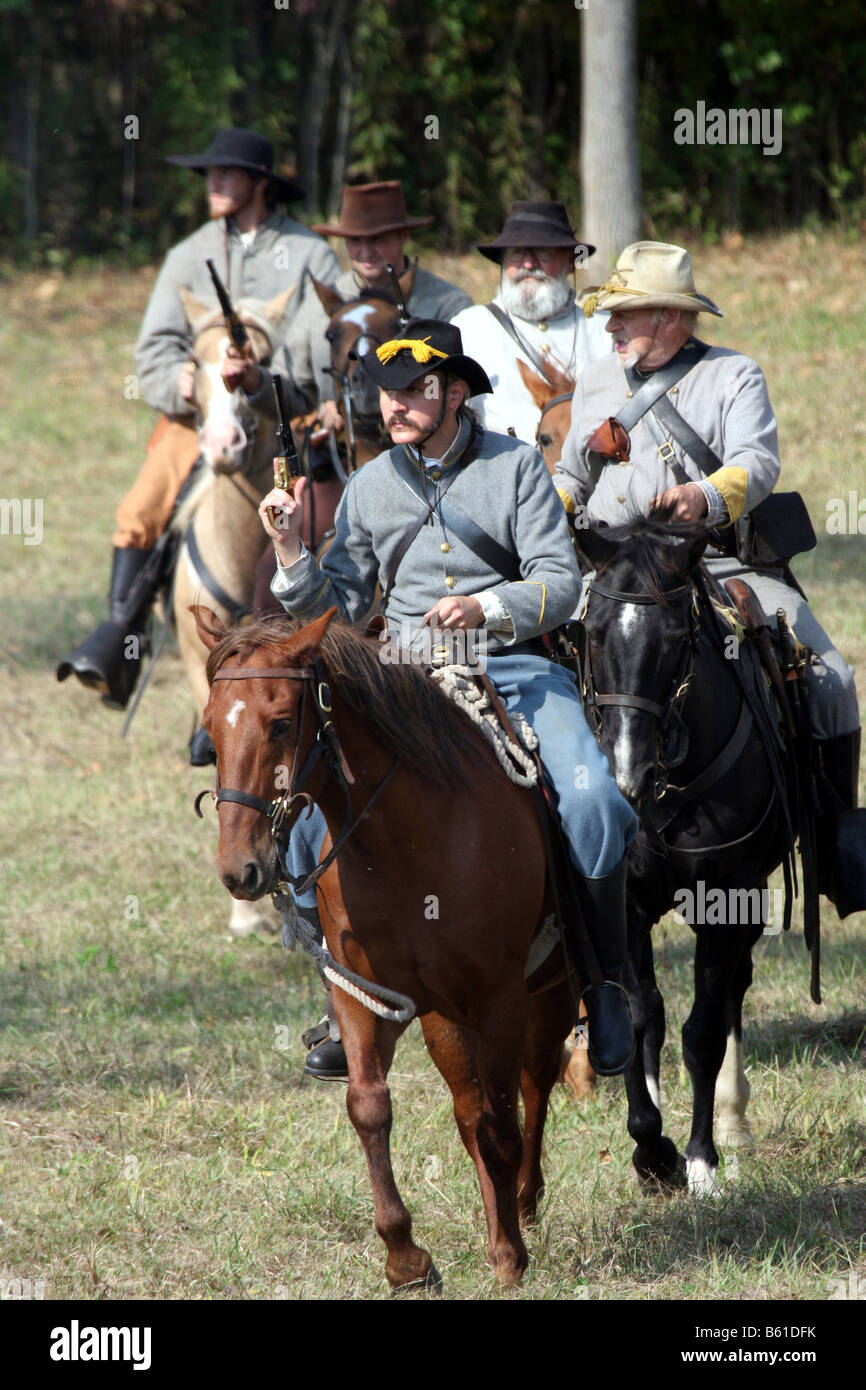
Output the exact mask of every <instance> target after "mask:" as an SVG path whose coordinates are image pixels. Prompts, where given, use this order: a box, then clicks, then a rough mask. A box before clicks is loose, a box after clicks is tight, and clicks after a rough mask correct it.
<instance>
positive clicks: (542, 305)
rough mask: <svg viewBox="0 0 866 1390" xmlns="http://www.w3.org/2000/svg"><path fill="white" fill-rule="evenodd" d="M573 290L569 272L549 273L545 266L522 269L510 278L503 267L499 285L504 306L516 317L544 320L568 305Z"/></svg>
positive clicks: (528, 319)
mask: <svg viewBox="0 0 866 1390" xmlns="http://www.w3.org/2000/svg"><path fill="white" fill-rule="evenodd" d="M570 293H571V282H570V280H569V272H568V271H567V270H564V271H563V272H562V274H561V275H557V276H551V275H545V273H544V271H543V270H521V271H518V275H517V278H515V279H509V277H508V276H507V275H506V274H505V272H504V271H503V273H502V279H501V282H500V285H499V298H500V300H501V301H502V307H503V308H504V309H505V310H506V311H507V312H508V313H509V314H513V315H514V317H515V318H518V319H526V320H527V321H528V322H529V323H540V322H541V320H542V319H549V318H552V317H553V315H554V314H558V313H559V311H560V309H564V308H565V306H566V304H567V303H568V296H569V295H570Z"/></svg>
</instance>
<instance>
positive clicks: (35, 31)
mask: <svg viewBox="0 0 866 1390" xmlns="http://www.w3.org/2000/svg"><path fill="white" fill-rule="evenodd" d="M41 67H42V35H41V33H40V32H39V26H38V24H37V23H36V22H35V20H34V23H33V27H32V29H31V35H30V50H29V52H28V55H27V79H26V80H27V88H26V93H27V95H26V103H25V112H26V114H25V118H24V168H25V169H26V171H27V181H26V183H25V185H24V236H25V239H26V240H27V241H35V240H36V235H37V232H38V231H39V201H38V196H37V194H38V182H37V170H38V165H39V79H40V69H41Z"/></svg>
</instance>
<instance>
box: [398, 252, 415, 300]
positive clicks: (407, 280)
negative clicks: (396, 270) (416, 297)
mask: <svg viewBox="0 0 866 1390" xmlns="http://www.w3.org/2000/svg"><path fill="white" fill-rule="evenodd" d="M417 274H418V257H417V256H416V257H415V259H414V261H413V262H412V264H411V265H410V266H409V269H408V270H404V271H403V274H402V275H398V276H397V279H398V281H399V284H400V289H401V290H402V291H403V300H404V302H405V304H406V308H407V309H408V308H409V300H410V299H411V298H412V291H413V290H414V288H415V276H416V275H417Z"/></svg>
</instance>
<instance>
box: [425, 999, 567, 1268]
mask: <svg viewBox="0 0 866 1390" xmlns="http://www.w3.org/2000/svg"><path fill="white" fill-rule="evenodd" d="M520 984H521V987H522V984H523V982H522V980H521V982H520ZM512 995H513V991H512V992H511V993H508V992H506V991H504V990H503V991H501V992H500V991H498V990H496V989H493V990H491V998H492V999H494V1000H495V1001H496V1009H495V1013H494V1014H492V1016H490V1017H488V1018H485V1019H483V1020H481V1021H480V1022H479V1025H478V1028H477V1029H469V1028H463V1027H461V1026H460V1025H458V1024H456V1023H453V1022H452V1021H451V1020H449V1019H446V1018H443V1017H441V1016H440V1015H438V1014H428V1015H426V1017H425V1018H424V1019H422V1026H423V1028H424V1036H425V1038H426V1041H427V1048H428V1050H429V1052H430V1055H431V1057H432V1058H433V1061H434V1062H435V1063H436V1066H437V1067H438V1068H439V1071H440V1072H441V1073H442V1075H443V1077H444V1078H445V1080H446V1082H447V1083H448V1087H449V1089H450V1091H451V1094H452V1096H453V1099H454V1117H455V1119H456V1121H457V1128H458V1130H459V1132H460V1138H461V1139H462V1140H463V1143H464V1145H465V1147H466V1151H467V1153H468V1154H469V1156H470V1158H471V1159H472V1161H473V1163H474V1164H475V1168H476V1171H477V1173H478V1182H479V1185H480V1187H481V1198H482V1201H483V1203H484V1214H485V1216H486V1217H487V1231H488V1243H487V1254H488V1258H489V1260H490V1263H491V1264H492V1266H493V1269H494V1271H495V1273H496V1277H497V1278H498V1280H499V1282H500V1283H501V1284H503V1285H505V1286H509V1285H511V1284H516V1283H517V1282H518V1280H519V1279H520V1277H521V1275H522V1274H523V1271H524V1270H525V1269H526V1266H527V1264H528V1263H529V1256H528V1255H527V1253H526V1246H525V1245H524V1243H523V1237H522V1236H521V1234H520V1222H519V1218H518V1214H517V1175H518V1170H519V1169H520V1165H521V1161H522V1159H523V1141H522V1139H521V1134H520V1126H519V1124H518V1121H517V1085H518V1079H519V1076H520V1068H521V1058H522V1054H523V1050H524V1046H525V1034H526V996H525V993H524V994H523V995H522V998H520V997H512ZM557 1070H558V1055H557V1068H556V1069H555V1070H554V1080H555V1079H556V1073H557ZM550 1084H551V1085H553V1082H551V1083H550Z"/></svg>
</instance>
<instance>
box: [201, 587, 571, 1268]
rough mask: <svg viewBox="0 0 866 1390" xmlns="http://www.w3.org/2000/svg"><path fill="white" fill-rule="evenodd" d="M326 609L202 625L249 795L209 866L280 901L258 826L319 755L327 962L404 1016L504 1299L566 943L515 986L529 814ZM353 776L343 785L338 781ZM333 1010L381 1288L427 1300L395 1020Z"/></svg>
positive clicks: (314, 793) (535, 859) (475, 743)
mask: <svg viewBox="0 0 866 1390" xmlns="http://www.w3.org/2000/svg"><path fill="white" fill-rule="evenodd" d="M335 612H336V610H335V609H332V610H331V611H330V612H329V613H327V614H325V616H324V617H322V618H320V619H318V620H317V621H316V622H313V623H310V624H309V625H308V626H306V627H298V625H297V624H296V623H295V624H293V623H291V622H289V621H288V620H287V619H285V618H283V619H274V618H271V617H266V618H263V619H262V620H261V621H260V622H259V623H254V624H252V625H251V626H249V627H242V628H234V629H226V628H224V627H223V626H222V624H221V623H219V621H218V620H217V619H216V618H215V616H214V615H213V614H212V613H211V612H210V611H209V610H208V609H202V608H199V609H197V610H196V618H197V621H198V623H199V632H200V634H201V638H202V641H203V642H205V644H206V645H207V646H209V647H210V648H211V652H210V656H209V658H208V676H209V678H210V680H211V693H210V697H209V699H208V704H207V709H206V711H205V727H206V728H207V730H208V732H209V734H210V736H211V738H212V739H213V741H214V744H215V746H216V750H217V754H218V757H219V776H220V780H221V792H222V793H223V795H225V794H226V792H227V791H231V793H232V794H233V795H234V793H236V792H239V793H241V795H242V796H244V797H246V798H250V797H251V796H252V798H254V799H256V800H258V801H259V806H258V807H256V805H255V800H253V801H250V800H247V801H246V802H242V801H238V800H235V799H233V795H232V796H231V797H228V796H227V797H226V799H225V800H223V799H222V798H221V799H220V801H219V803H218V804H219V821H220V826H219V830H220V834H219V847H218V851H217V861H216V862H217V869H218V872H219V874H220V877H221V879H222V881H223V883H224V884H225V886H226V887H227V888H228V889H229V891H230V892H231V893H233V894H235V895H237V896H242V895H245V896H247V897H249V898H257V897H261V896H263V895H264V894H265V893H270V892H273V891H274V890H275V889H276V887H277V885H278V883H279V881H280V876H281V870H280V864H279V859H278V852H277V844H276V841H275V839H274V836H273V835H272V825H273V820H272V819H271V817H270V816H269V815H268V814H261V813H260V812H261V810H264V811H265V812H268V811H272V810H273V806H274V803H273V801H272V799H271V798H272V797H273V795H274V789H275V787H276V786H279V785H285V783H284V780H283V778H281V777H280V775H278V773H277V769H281V770H282V769H283V768H284V767H285V766H286V765H289V766H291V767H292V778H291V780H292V782H293V783H294V780H295V768H297V767H301V768H303V765H304V763H305V761H306V759H307V757H308V755H309V753H310V751H311V749H314V748H316V747H318V748H319V749H324V748H325V747H327V746H328V745H329V744H330V746H331V753H328V752H324V754H323V756H322V757H321V758H320V760H319V761H318V762H317V763H316V764H315V766H314V768H313V770H312V772H310V774H309V776H308V777H307V778H306V779H304V778H302V780H303V781H304V792H305V793H308V794H309V796H310V797H312V798H313V800H314V801H315V803H316V805H317V806H319V807H320V809H321V811H322V812H323V814H324V816H325V819H326V821H327V825H328V832H329V834H328V836H327V837H326V839H325V845H324V850H329V849H330V848H331V846H332V845H333V843H334V842H335V841H337V840H338V839H339V838H340V837H341V836H342V834H343V832H344V830H345V829H347V828H348V827H349V826H351V825H353V823H354V828H353V829H352V831H351V834H350V835H349V836H348V838H347V839H346V840H345V842H344V843H343V844H342V847H341V848H340V850H339V856H338V857H337V858H334V859H333V860H332V861H331V862H330V863H329V864H328V866H327V867H326V868H325V869H324V871H323V872H321V877H319V878H318V882H317V885H316V887H317V893H318V901H319V912H320V916H321V922H322V928H323V931H324V935H325V941H326V945H327V948H328V950H329V951H330V953H331V955H332V956H333V957H334V959H335V961H337V962H338V963H339V964H340V965H342V966H345V967H347V968H348V969H350V970H352V971H355V972H357V973H358V974H360V975H362V976H364V977H365V979H366V980H369V981H373V982H376V983H377V984H378V985H381V986H385V987H386V988H388V989H391V990H395V991H398V992H400V993H401V994H404V995H408V996H409V997H410V999H411V1000H413V1001H414V1004H415V1011H416V1013H417V1015H418V1017H419V1019H420V1022H421V1027H422V1029H423V1031H424V1037H425V1039H426V1043H427V1048H428V1050H429V1052H430V1055H431V1057H432V1058H433V1061H434V1062H435V1064H436V1066H437V1067H438V1068H439V1070H440V1072H441V1073H442V1075H443V1076H444V1078H445V1080H446V1082H447V1083H448V1086H449V1087H450V1089H451V1093H452V1096H453V1098H454V1113H455V1117H456V1120H457V1126H458V1129H459V1131H460V1137H461V1139H462V1140H463V1143H464V1145H465V1146H466V1149H467V1151H468V1153H469V1155H470V1157H471V1158H472V1160H473V1161H474V1163H475V1166H476V1168H477V1171H478V1179H479V1183H480V1185H481V1195H482V1199H483V1202H484V1210H485V1215H486V1217H487V1225H488V1232H489V1243H488V1254H489V1257H490V1261H491V1263H492V1265H493V1268H494V1270H495V1271H496V1274H497V1276H498V1278H499V1280H500V1281H501V1282H502V1283H503V1284H506V1285H508V1284H514V1283H516V1282H517V1281H518V1280H519V1279H520V1277H521V1275H522V1273H523V1271H524V1270H525V1268H526V1265H527V1253H526V1247H525V1245H524V1243H523V1238H522V1236H521V1232H520V1221H521V1220H525V1221H529V1220H532V1219H533V1217H534V1216H535V1213H536V1208H537V1204H538V1199H539V1196H540V1194H541V1191H542V1186H543V1184H542V1175H541V1138H542V1131H543V1128H544V1121H545V1118H546V1114H547V1106H548V1099H549V1096H550V1092H551V1089H552V1087H553V1086H554V1084H555V1082H556V1079H557V1076H558V1073H559V1062H560V1054H561V1049H562V1041H563V1039H564V1037H565V1036H566V1034H567V1033H568V1031H569V1029H570V1028H571V1026H572V1023H573V1019H572V1009H571V1003H570V997H569V989H568V985H567V983H566V980H565V975H564V966H563V959H562V954H561V952H560V950H559V949H558V947H557V948H556V949H555V950H553V952H552V953H551V954H549V955H548V956H547V957H546V958H545V959H544V960H543V961H541V962H540V963H538V964H536V963H535V961H534V960H533V966H532V973H531V974H530V977H529V979H528V980H527V978H526V975H527V969H528V965H527V962H528V958H529V952H530V946H531V945H532V942H533V938H534V937H535V935H536V932H537V930H538V929H539V928H540V926H541V925H542V923H543V922H544V920H545V916H546V913H547V911H548V902H547V898H548V891H547V885H546V870H545V851H544V843H543V838H542V832H541V828H540V826H539V822H538V816H537V814H536V809H535V802H534V800H533V797H532V794H531V793H530V792H529V791H527V790H525V789H521V788H519V787H517V786H515V785H514V784H512V783H511V782H509V781H508V780H507V779H506V778H505V777H504V776H503V774H502V772H501V770H500V768H499V766H498V764H497V762H496V759H495V757H494V755H493V753H492V751H491V750H490V748H489V747H488V745H487V743H486V741H485V740H484V739H483V738H482V737H481V735H479V734H478V733H477V731H476V730H475V728H474V726H473V725H472V724H471V723H470V722H469V720H468V719H466V718H465V717H464V716H463V715H462V714H461V713H460V712H459V711H458V710H457V709H455V707H454V706H453V705H452V704H451V703H450V702H449V701H448V700H447V699H446V697H445V696H444V695H442V694H441V692H440V691H439V689H438V688H437V686H436V685H435V683H434V682H433V681H431V680H430V679H429V678H428V677H427V676H426V674H425V673H424V672H423V671H421V670H419V669H418V668H417V667H414V666H404V665H396V664H393V665H392V664H389V665H384V664H383V663H382V662H381V660H380V654H381V647H380V644H379V643H378V642H376V641H375V640H371V639H370V638H367V637H362V636H360V635H359V634H358V633H357V632H356V631H355V630H354V629H352V628H349V627H345V626H343V625H341V624H336V623H335V624H334V625H333V626H332V627H330V628H329V623H330V620H331V618H332V617H333V614H334V613H335ZM314 663H316V667H315V670H314ZM305 692H306V693H305ZM326 724H327V725H330V729H331V732H330V735H329V734H328V732H327V730H326V729H325V728H324V727H323V725H326ZM320 729H321V730H322V733H323V734H324V735H325V738H324V739H323V740H322V739H317V734H318V732H319V730H320ZM335 741H336V744H337V746H336V747H334V743H335ZM341 760H342V761H341ZM345 764H347V765H348V769H349V770H350V772H349V775H350V778H351V782H350V781H348V780H346V776H345V773H342V774H341V773H340V772H339V771H338V769H339V768H340V767H341V766H345ZM283 777H284V774H283ZM290 790H294V788H293V787H291V788H290ZM287 796H288V793H287ZM327 858H328V855H327V854H326V855H325V859H323V860H321V861H320V869H319V871H317V872H320V871H321V867H322V864H323V863H324V862H325V860H326V859H327ZM575 984H576V982H575ZM334 1002H335V1005H336V1010H337V1015H338V1018H339V1022H340V1030H341V1033H342V1037H343V1043H344V1046H345V1049H346V1055H347V1057H348V1061H349V1087H348V1093H347V1108H348V1111H349V1117H350V1119H351V1120H352V1123H353V1124H354V1126H355V1129H356V1130H357V1132H358V1136H359V1138H360V1140H361V1143H362V1144H363V1146H364V1152H365V1154H366V1158H367V1165H368V1168H369V1172H370V1180H371V1183H372V1187H373V1196H374V1201H375V1218H376V1230H377V1231H378V1233H379V1235H380V1236H381V1237H382V1239H383V1241H384V1242H385V1245H386V1246H387V1249H388V1258H387V1262H386V1266H385V1273H386V1275H387V1278H388V1280H389V1282H390V1283H391V1285H392V1286H393V1287H394V1288H399V1287H402V1286H405V1285H408V1284H417V1283H421V1284H424V1285H427V1286H428V1287H434V1286H436V1285H438V1283H439V1282H440V1280H439V1276H438V1274H437V1272H436V1269H435V1267H434V1265H433V1262H432V1260H431V1258H430V1255H429V1254H428V1253H427V1251H426V1250H424V1249H422V1248H421V1247H419V1246H418V1245H416V1244H415V1242H414V1241H413V1239H412V1234H411V1230H412V1220H411V1217H410V1215H409V1212H408V1211H407V1209H406V1207H405V1205H404V1204H403V1201H402V1199H401V1197H400V1194H399V1192H398V1190H397V1186H396V1183H395V1180H394V1174H393V1171H392V1168H391V1158H390V1152H389V1134H390V1129H391V1121H392V1114H391V1099H390V1092H389V1090H388V1084H387V1076H388V1069H389V1067H390V1066H391V1061H392V1059H393V1056H394V1049H395V1046H396V1043H397V1039H398V1037H399V1036H400V1034H401V1033H402V1032H403V1031H404V1029H405V1028H406V1027H407V1024H406V1023H405V1022H403V1023H395V1022H390V1021H386V1020H384V1019H382V1018H380V1017H377V1016H376V1015H375V1014H373V1013H371V1012H369V1011H368V1009H367V1008H366V1007H365V1006H364V1005H363V1004H361V1003H359V1002H358V1001H357V1000H356V999H355V998H353V997H351V996H350V995H349V994H347V993H345V992H344V991H343V990H342V989H340V988H339V987H337V988H335V990H334ZM518 1089H519V1090H520V1091H521V1092H522V1095H523V1106H524V1123H523V1134H522V1136H521V1131H520V1126H519V1123H518V1110H517V1104H518Z"/></svg>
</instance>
